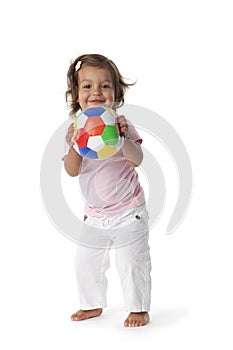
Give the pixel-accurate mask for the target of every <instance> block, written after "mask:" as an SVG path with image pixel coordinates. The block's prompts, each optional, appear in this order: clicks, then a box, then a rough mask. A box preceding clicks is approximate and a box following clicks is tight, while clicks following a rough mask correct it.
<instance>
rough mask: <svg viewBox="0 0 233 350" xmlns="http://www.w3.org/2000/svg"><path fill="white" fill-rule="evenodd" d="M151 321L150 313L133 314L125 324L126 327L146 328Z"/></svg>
mask: <svg viewBox="0 0 233 350" xmlns="http://www.w3.org/2000/svg"><path fill="white" fill-rule="evenodd" d="M149 320H150V317H149V314H148V312H131V313H130V314H129V316H128V317H127V319H126V320H125V322H124V326H125V327H138V326H145V325H146V324H147V323H148V322H149Z"/></svg>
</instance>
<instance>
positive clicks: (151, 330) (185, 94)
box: [0, 0, 233, 350]
mask: <svg viewBox="0 0 233 350" xmlns="http://www.w3.org/2000/svg"><path fill="white" fill-rule="evenodd" d="M232 15H233V13H232V10H231V2H230V1H226V0H222V1H207V0H202V1H199V0H196V1H181V0H178V1H171V0H170V1H169V0H163V1H147V0H145V1H143V2H136V1H135V2H133V1H132V2H131V1H128V2H127V1H121V0H118V1H117V2H110V1H101V0H100V1H82V2H80V1H71V0H66V1H56V2H55V1H49V0H47V1H42V0H41V1H27V0H22V1H7V2H6V1H5V2H4V3H3V2H2V3H1V9H0V16H1V18H0V26H1V28H0V29H1V44H0V45H1V54H0V59H1V65H0V83H1V105H0V106H1V165H2V166H1V168H2V171H1V192H0V197H1V202H2V204H1V244H0V267H1V289H0V291H1V298H0V303H1V305H0V320H1V340H0V342H1V343H3V344H4V345H2V344H1V348H3V349H15V348H22V349H75V348H78V347H79V346H82V347H85V348H87V349H92V348H97V349H100V348H101V349H109V348H114V349H115V348H119V347H127V348H131V347H132V348H134V349H141V348H142V347H143V346H145V347H149V348H151V347H152V346H153V348H156V349H157V350H162V349H171V348H179V349H180V350H182V349H190V350H191V349H204V348H207V347H208V348H216V349H219V348H223V349H224V350H228V349H232V346H233V341H232V337H231V335H230V332H231V330H232V315H233V302H232V295H233V287H232V286H233V284H232V266H233V261H232V260H233V258H232V235H233V225H232V195H233V193H232V177H233V172H232V165H231V163H232V147H233V145H232V126H231V119H232V117H233V113H232V112H233V107H232V106H233V104H232V96H233V88H232V86H233V68H232V67H233V65H232V62H233V52H232V32H233V22H232ZM83 53H101V54H104V55H106V56H108V57H109V58H111V59H112V60H113V61H114V62H115V63H116V64H117V66H118V67H119V69H120V71H121V72H122V75H123V76H125V77H126V78H129V79H131V80H134V79H137V84H136V85H135V86H134V87H132V88H131V89H130V91H129V92H128V94H127V96H126V101H127V102H128V103H133V104H138V105H141V106H144V107H146V108H149V109H152V110H154V111H155V112H156V113H158V114H160V115H161V116H163V117H164V118H165V119H166V120H167V121H168V122H169V123H170V124H172V125H173V127H174V128H175V129H176V130H177V132H178V133H179V135H180V136H181V138H182V139H183V141H184V144H185V145H186V148H187V150H188V152H189V155H190V158H191V161H192V166H193V173H194V189H193V198H192V203H191V206H190V209H189V212H188V214H187V216H186V218H185V220H184V221H183V223H182V225H181V226H180V227H179V228H178V230H177V231H176V232H174V233H173V234H172V235H171V236H166V235H165V228H166V224H167V222H168V219H169V215H170V214H169V211H166V210H165V212H164V216H163V217H162V218H161V221H160V222H159V224H158V226H157V229H156V230H153V231H152V232H151V236H150V237H151V241H150V243H151V255H152V263H153V271H152V278H153V291H152V310H151V322H150V324H149V325H148V326H146V327H142V328H140V329H139V328H137V329H126V328H124V327H123V326H122V323H123V321H124V318H125V317H126V314H125V313H124V311H123V304H122V298H121V291H120V287H119V281H118V277H117V275H116V271H115V268H114V264H112V267H111V269H110V270H109V273H108V277H109V292H108V296H109V307H108V309H107V310H106V311H105V312H104V314H103V316H101V317H100V318H97V319H92V320H89V321H86V322H82V323H72V322H71V321H70V320H69V317H70V314H71V313H73V312H74V311H76V310H77V309H78V298H77V287H76V281H75V275H74V268H73V260H74V254H75V244H74V243H73V242H71V241H69V240H68V239H67V238H65V237H64V236H62V235H61V234H60V233H58V231H57V230H56V228H55V227H54V226H53V225H52V223H51V222H50V220H49V218H48V217H47V215H46V213H45V211H44V208H43V204H42V201H41V197H40V188H39V182H40V180H39V175H40V162H41V158H42V155H43V152H44V149H45V147H46V145H47V142H48V140H49V139H50V137H51V136H52V134H53V133H54V131H55V130H56V129H57V128H58V127H59V126H60V125H61V124H62V123H63V122H64V121H65V120H66V119H67V109H66V105H65V102H64V91H65V88H66V72H67V69H68V66H69V62H70V60H71V59H72V58H75V57H76V55H78V54H83ZM145 122H146V121H145ZM164 153H165V152H164ZM164 157H166V155H164ZM165 163H166V162H164V164H165ZM166 164H170V165H169V167H171V173H173V174H175V172H174V169H173V168H172V167H173V166H172V163H171V162H170V163H166ZM169 167H168V168H169ZM168 170H169V169H168ZM165 173H166V169H165ZM168 182H169V183H170V185H169V186H170V188H172V186H171V177H170V178H168ZM169 186H168V190H169ZM175 186H177V179H176V178H175V177H174V186H173V187H175ZM171 197H172V196H171ZM169 198H170V197H169V191H168V206H169Z"/></svg>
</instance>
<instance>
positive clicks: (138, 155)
mask: <svg viewBox="0 0 233 350" xmlns="http://www.w3.org/2000/svg"><path fill="white" fill-rule="evenodd" d="M118 122H119V127H120V132H121V133H124V134H125V137H126V139H125V143H124V146H123V147H122V152H123V155H124V157H125V159H126V160H127V162H128V164H129V165H130V166H132V167H137V166H139V165H140V164H141V162H142V159H143V152H142V149H141V146H140V143H139V142H135V141H133V140H131V139H130V138H129V137H128V135H129V133H128V131H129V130H128V124H127V120H126V119H125V117H124V116H123V115H121V116H119V117H118Z"/></svg>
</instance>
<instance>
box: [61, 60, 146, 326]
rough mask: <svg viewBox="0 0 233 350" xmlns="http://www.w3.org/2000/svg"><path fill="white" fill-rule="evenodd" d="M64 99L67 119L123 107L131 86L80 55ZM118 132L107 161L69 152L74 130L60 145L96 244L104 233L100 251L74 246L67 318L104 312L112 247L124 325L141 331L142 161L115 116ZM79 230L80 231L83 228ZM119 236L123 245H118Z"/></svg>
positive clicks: (135, 137)
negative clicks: (117, 145)
mask: <svg viewBox="0 0 233 350" xmlns="http://www.w3.org/2000/svg"><path fill="white" fill-rule="evenodd" d="M67 77H68V89H67V91H66V100H67V101H68V102H69V104H70V108H71V112H70V115H71V116H74V115H75V113H76V112H77V111H79V110H80V109H81V110H84V109H86V108H88V107H94V106H97V105H104V106H108V107H111V108H113V109H117V108H119V107H120V106H121V105H122V104H123V103H124V94H125V91H126V89H127V88H128V87H129V86H130V85H132V84H127V83H126V82H125V81H124V79H123V78H122V76H121V74H120V72H119V70H118V68H117V67H116V65H115V64H114V63H113V62H112V61H111V60H109V59H108V58H106V57H104V56H102V55H97V54H90V55H82V56H80V57H78V58H76V59H75V60H74V62H73V63H72V64H71V65H70V67H69V70H68V75H67ZM118 123H119V128H120V132H121V133H124V134H125V143H124V146H123V147H122V149H121V150H120V151H119V152H118V153H117V154H115V155H114V156H112V157H110V158H108V159H102V160H91V159H87V158H82V157H81V156H80V155H79V154H78V153H77V152H76V150H75V149H74V147H73V142H72V136H73V133H74V126H73V124H71V126H70V127H69V129H68V132H67V135H66V141H67V143H68V144H69V146H70V148H69V151H68V153H67V154H66V155H65V157H64V167H65V170H66V171H67V173H68V174H69V175H70V176H77V175H79V182H80V188H81V191H82V193H83V196H84V199H85V209H84V214H85V215H84V221H85V224H86V225H88V228H89V229H91V230H92V232H93V237H95V240H96V241H98V240H100V239H103V237H102V236H101V238H100V236H98V232H99V231H98V230H97V229H96V228H100V229H102V232H104V234H103V235H104V246H103V247H101V246H99V245H98V244H97V245H95V243H94V241H93V247H86V246H83V245H81V244H78V245H77V254H76V260H75V267H76V274H77V281H78V288H79V297H80V310H79V311H77V312H75V313H74V314H73V315H72V316H71V319H72V320H73V321H80V320H84V319H88V318H91V317H96V316H99V315H100V314H101V313H102V310H103V308H105V307H106V289H107V279H106V276H105V272H106V270H107V269H108V267H109V250H110V249H111V247H115V258H116V266H117V270H118V272H119V276H120V280H121V286H122V292H123V299H124V305H125V309H126V310H127V311H128V312H129V315H128V317H127V318H126V320H125V321H124V326H126V327H133V326H143V325H145V324H147V323H148V322H149V314H148V311H149V309H150V292H151V278H150V270H151V262H150V254H149V246H148V214H147V210H146V207H145V197H144V192H143V189H142V187H141V185H140V183H139V181H138V174H137V172H136V170H135V168H136V167H137V166H139V165H140V163H141V162H142V159H143V153H142V149H141V146H140V145H141V142H142V139H141V138H140V136H139V134H138V133H137V131H136V129H135V128H134V126H133V125H132V124H131V123H130V122H129V121H127V120H126V118H125V117H124V116H119V117H118ZM86 225H85V226H86ZM120 237H121V238H122V237H124V238H125V240H124V242H126V243H124V244H118V242H120V239H121V238H120Z"/></svg>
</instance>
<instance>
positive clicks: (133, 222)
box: [75, 206, 151, 312]
mask: <svg viewBox="0 0 233 350" xmlns="http://www.w3.org/2000/svg"><path fill="white" fill-rule="evenodd" d="M86 221H87V224H88V225H91V226H92V227H93V230H95V227H102V228H103V227H105V228H106V229H107V228H111V230H106V231H105V232H106V237H105V244H106V242H108V243H107V244H108V246H106V247H105V248H99V247H86V246H82V245H78V246H77V254H76V259H75V269H76V275H77V281H78V288H79V297H80V307H81V309H83V310H89V309H96V308H104V307H106V306H107V301H106V291H107V278H106V276H105V272H106V271H107V269H108V268H109V264H110V259H109V250H110V249H111V247H113V246H114V240H115V241H117V237H116V236H117V232H118V230H114V227H117V228H118V227H119V216H114V217H108V218H101V219H96V218H93V217H92V218H89V217H88V218H87V220H86ZM138 227H139V228H140V229H138ZM129 231H132V232H131V233H130V234H129V237H131V238H132V236H133V231H134V232H136V236H135V240H132V239H131V240H130V241H129V242H128V244H124V245H122V246H118V247H115V260H116V267H117V270H118V273H119V276H120V280H121V286H122V291H123V298H124V305H125V309H126V311H129V312H140V311H149V309H150V293H151V278H150V271H151V260H150V253H149V245H148V236H149V234H148V215H147V211H146V210H145V207H144V206H140V207H138V208H135V209H133V210H131V211H129V212H128V213H127V215H124V219H122V216H121V234H124V232H125V233H126V234H128V233H129Z"/></svg>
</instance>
